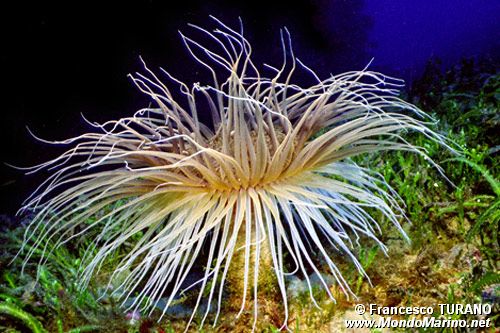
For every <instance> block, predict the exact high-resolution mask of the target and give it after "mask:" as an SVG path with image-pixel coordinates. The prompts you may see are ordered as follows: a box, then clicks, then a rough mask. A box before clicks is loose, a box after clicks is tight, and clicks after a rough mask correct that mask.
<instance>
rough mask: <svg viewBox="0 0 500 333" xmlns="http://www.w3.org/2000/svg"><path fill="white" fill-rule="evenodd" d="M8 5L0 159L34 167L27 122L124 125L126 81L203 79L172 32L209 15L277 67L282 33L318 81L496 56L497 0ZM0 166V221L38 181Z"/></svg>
mask: <svg viewBox="0 0 500 333" xmlns="http://www.w3.org/2000/svg"><path fill="white" fill-rule="evenodd" d="M103 3H104V2H97V1H96V2H92V1H90V2H78V3H75V2H71V1H66V2H60V3H58V2H53V1H51V2H50V3H41V2H37V1H31V2H30V1H27V2H16V3H15V4H13V7H12V8H11V9H9V10H4V11H3V12H2V14H3V17H2V20H0V22H1V23H0V24H1V26H0V34H1V36H0V37H1V41H2V42H1V43H2V44H1V45H2V52H0V60H1V64H2V85H3V87H2V89H1V90H0V91H1V97H2V104H1V105H2V122H1V129H0V135H1V138H0V140H2V142H3V143H4V147H5V148H4V151H3V153H2V161H3V162H9V163H13V164H17V165H32V164H35V163H39V162H42V161H44V160H46V159H47V158H49V157H51V156H54V155H55V154H56V153H57V152H59V151H56V150H53V149H52V147H50V146H46V145H41V144H38V143H35V141H34V140H33V139H31V138H30V137H29V135H28V133H27V132H26V130H25V125H29V126H30V128H32V129H33V130H34V132H35V133H37V134H39V135H40V136H41V137H43V138H47V139H63V138H66V137H68V136H74V135H77V134H80V133H82V131H84V130H88V127H86V126H85V124H84V123H83V121H81V119H80V113H84V114H85V115H86V117H87V118H90V119H91V120H96V121H100V122H102V121H105V120H107V119H112V118H117V117H123V116H126V115H129V114H131V113H132V112H134V111H135V110H137V109H138V108H140V107H143V106H144V105H147V99H146V98H144V97H143V96H141V95H140V93H139V92H137V91H136V89H135V88H134V87H133V85H132V84H131V82H130V81H129V80H128V79H127V78H126V74H127V73H129V72H134V71H138V70H141V66H140V62H139V60H138V56H139V55H142V56H143V57H144V58H145V59H146V60H147V61H148V63H149V64H150V66H151V67H152V68H155V67H157V66H164V67H166V68H169V69H172V72H173V73H174V74H176V75H177V76H178V77H180V78H182V79H184V80H185V81H187V82H189V81H193V80H202V79H203V78H204V77H205V76H204V75H203V68H202V67H196V66H193V62H192V59H190V58H189V57H188V56H187V54H186V52H185V48H184V47H183V45H182V44H181V42H180V39H179V36H178V35H177V30H178V29H179V28H180V29H182V30H183V31H188V30H189V29H187V27H186V23H187V22H193V23H197V24H199V25H203V26H210V20H209V19H208V15H209V14H214V15H216V16H217V17H219V18H220V19H222V20H223V21H225V22H227V23H228V24H231V25H236V24H237V22H238V21H237V19H236V18H237V17H238V16H241V17H242V19H243V20H244V23H245V29H246V32H247V36H248V38H249V39H250V41H252V43H253V45H254V50H255V54H256V59H257V62H263V61H265V62H269V63H271V64H274V65H278V64H279V63H280V61H281V60H280V56H281V51H280V50H279V48H278V47H277V45H278V42H279V34H278V30H279V28H280V27H282V26H284V25H286V26H287V27H288V28H289V29H290V31H291V33H292V37H293V41H294V46H295V50H296V54H297V55H298V56H299V57H300V58H301V60H303V61H304V62H306V63H307V64H308V65H309V66H310V67H311V68H313V69H314V70H316V71H317V72H318V74H319V75H320V76H321V77H325V76H327V75H329V73H338V72H342V71H347V70H354V69H361V68H363V67H364V66H365V65H366V64H367V63H368V62H369V61H370V59H371V58H374V62H373V65H372V68H373V69H375V70H380V71H383V72H384V73H386V74H389V75H392V76H397V77H402V78H404V79H405V80H406V81H407V82H408V83H411V82H412V81H413V80H414V79H416V78H418V77H419V76H420V75H421V73H422V70H423V68H424V66H425V64H426V62H427V61H428V60H429V59H430V58H431V57H439V58H440V59H442V66H443V68H447V67H450V66H452V65H453V64H455V63H457V62H458V61H459V60H460V59H461V58H462V57H475V58H484V57H489V58H492V59H493V61H494V62H497V64H498V63H499V57H500V45H499V41H500V20H499V19H498V17H500V1H499V0H469V1H461V0H449V1H443V0H434V1H430V0H419V1H410V0H408V1H401V0H400V1H396V0H392V1H390V0H366V1H360V0H351V1H347V0H346V1H339V0H320V1H295V2H292V1H284V0H278V1H266V2H247V3H245V4H242V3H240V2H237V1H234V0H231V1H229V0H223V1H212V2H211V1H178V2H176V3H175V2H172V1H159V0H149V1H138V0H137V1H128V2H118V1H116V2H106V4H103ZM40 180H41V179H40V178H39V177H36V176H32V177H28V178H25V177H23V176H22V174H21V173H19V172H15V171H13V170H11V169H9V168H6V167H3V166H2V168H1V179H0V192H1V195H2V199H3V200H2V201H1V202H2V204H1V207H0V208H1V209H0V214H1V213H2V212H8V213H11V212H13V211H15V209H16V208H17V207H18V206H19V205H20V202H21V198H22V197H24V196H25V195H26V194H27V193H28V192H29V190H31V189H33V188H34V185H35V184H36V183H39V182H40Z"/></svg>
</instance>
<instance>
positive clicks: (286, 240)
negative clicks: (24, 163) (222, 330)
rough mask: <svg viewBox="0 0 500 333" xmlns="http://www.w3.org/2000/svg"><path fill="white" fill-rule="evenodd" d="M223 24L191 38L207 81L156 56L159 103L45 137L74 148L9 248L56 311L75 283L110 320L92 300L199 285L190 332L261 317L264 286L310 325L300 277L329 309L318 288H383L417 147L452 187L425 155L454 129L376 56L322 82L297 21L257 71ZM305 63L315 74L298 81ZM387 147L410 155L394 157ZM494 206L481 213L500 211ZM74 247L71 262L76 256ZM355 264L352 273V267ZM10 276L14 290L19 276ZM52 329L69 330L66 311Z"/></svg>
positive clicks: (137, 307)
mask: <svg viewBox="0 0 500 333" xmlns="http://www.w3.org/2000/svg"><path fill="white" fill-rule="evenodd" d="M214 21H215V24H216V25H217V28H216V29H215V30H213V31H209V30H205V29H203V28H201V27H198V26H195V25H191V27H192V28H193V29H195V30H196V31H197V32H199V33H200V34H203V35H204V36H205V37H206V40H205V42H198V41H196V40H194V39H191V38H190V37H187V36H185V35H183V34H181V37H182V40H183V42H184V44H185V46H186V48H187V49H188V51H189V53H190V55H191V56H192V57H193V58H194V59H195V60H196V61H197V62H198V63H199V64H201V66H203V67H205V68H206V69H207V70H208V71H209V73H210V74H211V75H212V82H211V83H209V84H201V83H195V84H193V85H191V86H189V85H187V84H185V83H183V82H182V81H180V80H179V79H177V78H175V77H174V76H172V75H171V74H170V73H169V72H167V71H166V70H164V69H160V72H161V75H162V76H164V79H163V80H162V79H161V78H160V76H159V73H158V74H157V73H154V72H153V71H152V70H150V69H148V68H147V67H146V65H145V64H144V68H145V73H143V74H141V73H136V74H134V75H130V78H131V80H132V82H133V83H134V84H135V85H136V86H137V87H138V88H139V90H140V91H142V92H143V93H145V94H147V95H148V96H149V97H150V98H151V100H152V101H153V102H154V103H155V106H153V107H148V108H144V109H141V110H139V111H138V112H136V113H135V114H134V115H133V116H131V117H126V118H122V119H119V120H113V121H108V122H106V123H104V124H97V123H91V122H89V124H90V125H91V126H93V127H94V128H95V131H94V132H89V133H85V134H82V135H80V136H77V137H74V138H70V139H67V140H63V141H46V140H42V139H40V140H41V141H43V142H46V143H53V144H58V145H59V144H64V145H69V146H70V148H69V149H68V150H67V151H66V152H64V153H63V154H62V155H60V156H59V157H56V158H55V159H53V160H50V161H48V162H45V163H42V164H40V165H37V166H35V167H32V168H28V169H27V172H28V173H36V172H40V171H42V170H48V171H49V172H50V173H51V175H50V176H49V177H48V178H47V179H46V180H45V181H44V182H43V183H42V184H41V185H40V186H39V187H38V188H37V189H36V191H35V192H34V193H33V194H32V195H31V196H30V197H29V198H28V199H27V201H26V202H25V204H24V206H23V207H22V209H21V213H25V214H31V215H29V216H30V222H29V224H28V225H27V226H26V227H25V228H24V230H22V231H23V233H24V236H23V237H22V238H20V237H19V235H18V233H15V232H13V233H12V234H10V235H11V239H13V240H14V242H13V243H14V244H17V246H20V247H21V250H20V251H19V253H18V257H17V258H15V259H13V260H14V262H15V263H16V262H19V258H21V259H22V264H18V265H20V266H21V267H22V269H23V270H25V271H27V272H28V273H31V274H33V273H34V274H35V275H36V277H34V278H33V281H34V283H40V282H42V284H43V285H44V288H45V289H48V290H50V288H52V289H53V290H52V291H50V292H47V293H46V295H56V297H55V298H54V299H53V300H48V302H49V303H50V302H52V303H51V304H52V307H53V309H54V311H55V312H57V313H61V312H60V310H61V307H62V305H61V301H60V298H63V299H64V296H63V295H60V294H59V293H60V292H59V290H61V289H63V290H64V289H66V290H68V291H70V293H71V294H72V295H73V297H77V298H78V299H79V300H80V305H79V307H77V309H81V308H82V307H84V308H91V309H94V310H93V311H94V312H90V313H94V314H95V315H96V316H101V317H102V316H103V313H102V312H101V313H100V314H99V315H97V314H98V313H99V310H98V308H99V307H100V306H102V305H100V303H101V302H103V301H104V302H105V304H107V312H106V313H107V314H106V315H107V316H115V315H116V313H117V311H118V310H117V308H118V305H121V306H122V307H125V308H126V310H125V311H126V312H128V313H129V314H131V315H130V316H131V318H132V317H134V316H135V314H136V313H140V314H142V315H144V316H145V317H148V316H151V317H155V319H158V320H162V318H163V317H164V316H165V315H167V318H168V314H169V313H168V311H169V309H170V308H172V307H175V306H176V305H178V304H179V303H182V299H180V298H179V297H181V296H182V295H185V293H186V292H187V291H188V290H196V293H195V294H196V296H195V297H194V299H193V301H192V302H191V304H190V305H191V308H190V311H191V315H190V316H189V317H188V318H186V320H185V322H184V324H185V328H186V330H187V329H189V326H190V325H191V323H192V321H193V320H194V321H195V322H196V326H198V327H202V326H203V324H204V322H205V321H206V319H207V318H208V317H209V315H210V316H211V317H210V318H211V319H212V321H213V323H214V325H216V323H217V320H218V317H219V316H220V313H221V310H224V306H225V305H228V306H234V304H235V302H238V306H237V309H236V311H235V313H236V314H237V316H240V315H241V314H243V313H246V311H247V308H249V307H252V320H251V325H250V327H253V328H254V329H255V327H256V325H257V318H258V316H259V310H260V308H259V302H260V301H262V298H260V297H259V295H261V294H262V293H263V292H264V293H266V292H267V293H268V294H269V293H275V294H277V295H278V298H280V300H279V301H276V302H277V303H281V306H280V307H279V308H280V309H282V311H283V313H282V314H281V315H279V316H278V318H279V319H277V320H275V321H274V323H275V324H276V329H278V328H285V327H287V325H288V324H289V322H291V321H293V320H295V323H296V324H297V327H300V325H299V323H298V319H297V320H296V318H295V317H293V318H291V317H290V308H291V306H290V305H289V301H290V297H289V295H288V293H289V291H290V282H289V281H290V279H291V277H293V276H298V277H299V279H301V280H303V281H304V282H305V284H306V286H307V291H306V293H305V294H306V297H307V298H306V299H307V300H308V302H309V303H310V304H313V305H315V306H317V307H320V305H321V304H319V303H323V298H322V296H318V292H317V287H318V286H319V287H320V288H321V289H323V290H324V291H323V293H325V294H326V295H327V296H328V298H329V299H331V300H333V301H335V300H336V299H339V298H342V301H343V302H346V301H348V300H349V299H351V300H352V299H356V297H357V296H356V295H357V294H359V293H360V292H363V288H362V287H363V285H364V282H368V283H369V284H370V279H369V276H368V274H367V273H366V269H368V267H370V266H372V263H373V261H374V260H379V259H378V258H379V257H378V254H377V252H378V251H380V252H381V253H383V254H386V255H387V254H388V253H389V250H388V248H387V246H386V245H384V238H383V235H382V229H384V230H385V229H389V231H390V229H391V228H390V227H389V225H392V226H393V227H392V229H396V230H397V231H398V234H399V236H398V237H399V238H401V237H402V238H403V239H406V240H407V241H409V237H408V236H407V232H406V231H405V230H404V229H403V227H402V226H401V223H402V222H404V221H406V220H408V218H407V217H406V215H405V210H409V211H410V219H412V220H413V219H414V218H418V213H415V209H414V208H415V207H413V205H416V206H419V205H420V203H417V201H418V200H417V199H416V198H414V197H411V195H415V194H416V192H415V191H412V186H416V185H417V184H418V182H419V179H421V178H420V177H419V178H418V179H415V178H412V179H410V178H411V177H412V176H414V174H410V173H409V170H410V169H407V168H406V167H407V166H411V165H409V164H408V163H407V161H411V162H410V164H412V163H417V162H415V161H417V160H418V161H420V162H419V163H425V164H428V165H430V166H431V168H432V169H433V170H434V171H432V172H434V176H436V180H435V181H436V182H440V184H441V185H442V186H449V188H450V189H453V188H456V187H453V185H450V184H449V185H444V184H447V183H446V181H447V179H446V177H444V173H443V170H442V169H441V167H439V166H438V165H437V164H435V163H434V162H433V160H432V159H431V158H430V157H429V155H430V154H433V153H435V152H436V151H438V150H439V149H441V150H444V151H448V152H452V153H453V152H454V148H452V147H450V145H452V146H455V145H454V144H450V142H451V141H449V140H448V139H447V138H446V134H447V133H446V132H445V131H444V132H442V133H443V134H441V133H438V132H436V131H434V130H432V129H431V128H430V127H431V126H433V125H435V121H434V120H433V118H431V117H430V116H429V115H427V114H426V113H424V112H423V111H421V110H420V109H419V108H418V107H416V106H415V105H412V104H410V103H408V102H405V101H404V100H402V99H401V98H400V97H399V89H400V88H401V87H402V81H400V80H397V79H394V78H391V77H387V76H384V75H383V74H381V73H378V72H373V71H370V70H368V69H367V68H365V69H363V70H361V71H352V72H347V73H343V74H339V75H331V76H329V77H327V78H326V79H321V78H320V77H319V76H318V75H317V74H316V73H314V72H313V71H312V70H311V69H310V68H309V67H307V66H306V65H305V64H303V63H302V62H301V61H300V60H299V59H297V58H296V57H295V55H294V53H293V49H292V45H291V40H290V36H289V33H288V31H287V30H286V29H285V30H283V31H282V32H281V41H282V45H281V46H282V49H283V60H282V64H281V66H280V67H273V66H271V65H265V66H264V68H263V69H262V70H259V69H258V66H257V65H256V64H254V63H253V62H252V59H251V55H252V48H251V46H250V43H249V42H248V41H247V40H246V39H245V37H244V36H243V28H242V26H240V29H239V31H236V30H234V29H232V28H230V27H228V26H226V25H224V24H223V23H222V22H220V21H218V20H217V19H214ZM207 45H210V46H207ZM296 71H302V72H303V73H305V74H307V75H309V77H310V79H311V82H312V83H311V84H308V85H304V84H303V83H302V82H301V80H297V81H295V80H294V73H295V72H296ZM261 72H262V73H261ZM265 73H270V74H265ZM165 81H169V83H166V82H165ZM172 89H176V90H175V91H174V90H172ZM179 97H181V98H179ZM207 113H209V115H210V117H207ZM403 135H404V137H403ZM410 141H412V142H414V144H412V143H410ZM438 147H441V148H438ZM442 147H444V148H445V149H442ZM388 151H396V153H397V154H398V155H390V154H395V153H394V152H392V153H390V152H388ZM466 152H467V151H466ZM409 154H413V156H414V157H413V158H410V157H408V156H411V155H409ZM373 156H376V157H373ZM390 156H398V157H397V158H396V162H395V164H392V162H391V161H394V157H390ZM386 158H387V159H386ZM376 159H382V160H376ZM384 159H386V160H385V161H384ZM452 159H455V161H454V162H453V161H452V160H449V161H448V162H445V163H458V164H461V163H463V167H472V168H473V169H476V170H479V171H481V170H482V169H481V167H474V165H475V164H471V163H474V162H470V160H469V159H468V155H466V156H465V157H453V158H452ZM367 160H369V161H370V163H368V165H367V163H365V162H366V161H367ZM384 162H385V164H384ZM390 162H391V163H390ZM380 165H383V167H380ZM397 165H399V166H397ZM461 165H462V164H461ZM398 167H400V168H402V173H400V172H397V170H395V169H396V168H398ZM445 171H446V173H448V170H445ZM429 172H431V171H429ZM439 176H441V177H439ZM402 177H403V178H402ZM415 177H416V176H415ZM438 178H440V179H441V180H437V179H438ZM490 179H491V182H490V183H492V184H497V186H498V183H497V182H496V181H495V179H494V178H493V177H490ZM452 180H453V178H452ZM392 186H396V187H397V189H398V191H396V190H394V189H393V187H392ZM457 186H458V188H462V190H463V184H461V183H460V184H458V185H457ZM461 186H462V187H461ZM492 186H493V185H492ZM398 192H400V193H401V196H400V194H398ZM461 193H462V194H463V191H462V192H461ZM495 193H496V190H495ZM496 194H497V195H498V193H496ZM460 199H461V200H462V201H461V202H462V203H461V204H460V203H457V205H459V206H460V205H461V207H462V208H461V209H462V210H461V213H460V214H461V215H460V216H461V219H462V220H463V219H464V214H465V213H464V211H463V209H464V208H463V207H464V202H463V196H462V197H461V198H460ZM487 200H493V199H492V198H489V199H487ZM404 201H408V204H409V206H408V208H409V209H408V208H405V206H404ZM419 207H420V206H419ZM450 207H451V204H450ZM450 211H452V210H450ZM447 213H449V212H437V214H447ZM483 214H486V215H487V216H486V217H484V221H483V222H480V223H481V224H483V225H485V224H486V223H487V222H485V221H487V219H488V214H490V215H491V214H496V213H495V212H494V211H492V210H486V211H484V213H483ZM497 215H498V214H497ZM495 216H496V215H495ZM478 223H479V222H478ZM494 223H495V222H494ZM496 225H498V221H496ZM416 226H417V227H418V228H420V227H422V225H421V224H420V223H417V224H416ZM492 228H495V226H492ZM472 229H473V228H472ZM475 232H476V233H477V230H476V231H475ZM494 232H495V231H494V230H493V234H494ZM474 236H475V235H474V234H473V231H470V237H474ZM488 237H490V236H488ZM491 237H493V236H491ZM488 240H489V238H488ZM497 241H498V240H496V242H497ZM421 242H422V240H421V239H417V244H420V243H421ZM367 244H370V245H367ZM68 248H69V249H70V250H66V249H68ZM75 249H76V252H77V253H78V255H77V256H76V257H75V258H73V256H72V255H71V254H69V253H66V252H65V251H68V252H72V253H75ZM370 249H371V250H370ZM375 256H377V259H375ZM71 258H73V259H71ZM346 262H350V264H349V265H348V266H349V267H351V268H353V270H351V271H349V269H347V270H345V269H342V268H345V267H346V264H345V263H346ZM33 264H36V265H37V267H35V268H33ZM200 266H202V267H203V268H202V269H201V271H202V274H201V275H200V276H199V277H198V278H196V279H195V280H194V281H193V279H192V278H190V277H191V276H192V273H193V270H195V269H194V267H200ZM341 266H342V268H341ZM47 267H52V268H55V269H56V270H57V271H59V272H58V273H50V271H49V270H47ZM198 270H199V268H198ZM68 271H69V272H70V274H69V278H65V279H64V280H65V282H64V283H65V284H66V286H65V287H62V286H61V285H58V286H51V285H50V283H51V281H55V282H54V283H58V282H57V281H58V279H57V278H55V277H54V278H51V277H50V276H51V274H53V275H59V276H65V275H67V274H68V273H67V272H68ZM355 272H357V273H355ZM325 273H326V274H328V276H329V277H332V280H330V279H327V278H326V277H325ZM311 274H314V280H315V281H313V278H312V277H311V276H312V275H311ZM355 274H357V275H355ZM269 276H272V278H269ZM354 276H356V277H355V278H353V277H354ZM4 279H5V281H7V282H8V283H9V284H10V285H11V289H15V287H16V286H17V282H16V281H14V279H12V277H9V275H7V276H4ZM9 281H10V282H9ZM332 285H335V292H334V291H332V290H333V289H332ZM478 288H480V287H478ZM337 291H338V292H337ZM12 294H15V293H14V292H13V293H11V295H9V296H5V297H4V298H6V299H7V298H8V299H9V300H10V301H8V302H7V301H6V302H7V303H9V304H10V305H9V306H10V307H11V308H10V310H9V309H7V310H8V311H10V312H8V314H10V315H11V316H13V317H23V316H24V317H23V318H25V320H26V321H25V323H26V325H27V326H30V327H41V324H40V323H39V322H38V320H37V319H36V318H30V317H29V316H30V315H29V314H27V313H24V314H19V313H21V312H20V311H24V310H23V309H22V307H23V305H22V304H18V305H19V306H18V307H14V306H15V305H12V304H11V303H15V302H17V301H14V300H15V299H16V297H15V295H12ZM227 294H229V295H227ZM231 294H232V295H233V296H231ZM57 295H58V296H57ZM235 296H236V297H235ZM227 297H229V300H230V301H229V302H228V298H227ZM301 297H302V296H301ZM299 299H300V297H299ZM115 302H119V304H115ZM1 309H3V308H0V311H1ZM158 309H160V313H158ZM294 309H296V305H294ZM7 310H6V311H7ZM15 311H18V312H17V313H18V314H17V315H16V314H15ZM200 311H201V317H199V312H200ZM88 313H89V312H88V311H76V313H73V317H78V318H82V317H85V315H86V314H87V316H88ZM26 318H28V319H26ZM59 318H61V315H59ZM134 318H135V317H134ZM101 319H102V318H101ZM59 320H61V319H59ZM134 320H135V319H134ZM80 321H82V320H81V319H79V320H76V322H80ZM83 321H84V322H85V323H86V324H92V325H93V326H88V327H87V328H84V329H87V330H89V331H90V330H94V329H95V330H98V329H99V320H96V319H95V318H94V319H92V320H87V321H85V320H83ZM143 323H145V322H143ZM57 325H58V326H57V327H58V328H57V329H58V330H59V331H61V332H62V331H63V324H62V323H60V322H59V321H58V324H57ZM141 325H142V324H141ZM148 325H149V324H148ZM118 326H119V325H118ZM118 326H117V328H116V330H117V331H119V328H118ZM64 329H66V327H65V326H64ZM108 329H109V327H108ZM39 331H40V332H41V331H42V328H40V329H39ZM82 331H83V330H82ZM162 331H163V330H162Z"/></svg>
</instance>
